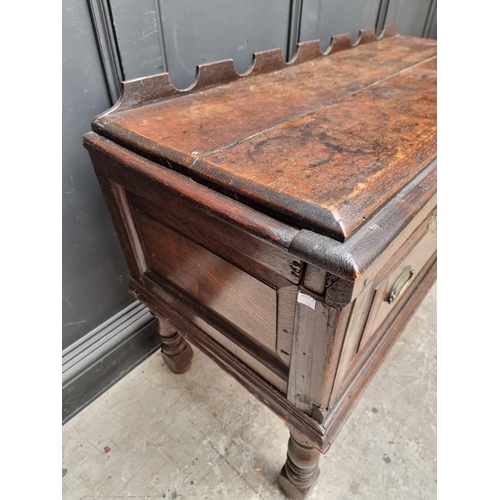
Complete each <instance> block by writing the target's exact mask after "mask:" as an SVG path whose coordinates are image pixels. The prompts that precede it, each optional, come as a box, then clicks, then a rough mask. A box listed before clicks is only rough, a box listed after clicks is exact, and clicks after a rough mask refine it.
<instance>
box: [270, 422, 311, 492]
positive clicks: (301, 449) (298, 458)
mask: <svg viewBox="0 0 500 500" xmlns="http://www.w3.org/2000/svg"><path fill="white" fill-rule="evenodd" d="M320 455H321V453H320V452H319V451H318V450H317V449H316V448H314V447H313V446H311V444H309V442H308V441H306V440H304V439H303V438H302V437H300V436H299V435H298V434H297V433H295V432H294V431H290V439H289V440H288V453H287V457H286V462H285V465H284V466H283V469H281V473H280V476H279V483H280V485H281V487H282V488H283V490H285V493H286V494H287V496H288V497H289V498H291V499H292V500H303V499H304V498H306V497H307V495H308V494H309V492H310V491H311V490H312V489H313V488H314V485H315V484H316V481H317V480H318V476H319V467H318V463H319V457H320Z"/></svg>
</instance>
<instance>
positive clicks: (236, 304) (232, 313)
mask: <svg viewBox="0 0 500 500" xmlns="http://www.w3.org/2000/svg"><path fill="white" fill-rule="evenodd" d="M135 219H136V222H137V227H138V230H139V233H140V236H141V239H142V242H143V245H144V250H145V253H146V257H147V259H148V261H149V265H150V268H151V269H152V270H154V271H155V272H157V273H158V274H159V275H160V276H161V277H163V278H165V279H166V280H168V281H169V282H171V283H173V284H174V285H176V286H178V287H180V288H181V289H182V290H183V291H185V292H186V293H187V294H189V295H190V296H191V297H193V298H195V299H196V300H197V301H198V302H200V303H201V304H203V305H204V306H206V307H207V308H209V309H210V310H212V311H215V312H217V313H218V314H220V315H221V316H222V317H224V318H226V319H227V320H228V321H230V322H231V323H233V324H235V325H236V326H238V327H239V328H241V329H242V330H243V331H244V332H246V333H248V335H250V336H251V337H252V338H254V339H255V340H257V341H258V342H260V343H261V344H262V345H264V346H265V347H266V348H268V349H269V350H271V351H272V352H274V351H275V349H276V314H277V297H276V292H275V290H273V289H272V288H270V287H268V286H266V285H265V284H263V283H262V282H260V281H258V280H257V279H255V278H253V277H252V276H250V275H249V274H246V273H244V272H243V271H241V270H240V269H238V268H237V267H235V266H233V265H232V264H229V263H228V262H225V261H224V260H222V259H221V258H219V257H217V256H216V255H214V254H213V253H211V252H208V251H207V250H205V249H204V248H202V247H200V246H198V245H196V244H195V243H193V242H191V241H190V240H188V239H186V238H184V237H183V236H181V235H179V234H177V233H175V232H174V231H172V230H170V229H168V228H166V227H165V226H162V225H161V224H160V223H158V222H156V221H154V220H152V219H150V218H149V217H146V216H145V215H143V214H141V213H139V212H136V214H135Z"/></svg>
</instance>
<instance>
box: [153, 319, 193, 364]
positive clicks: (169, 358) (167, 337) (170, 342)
mask: <svg viewBox="0 0 500 500" xmlns="http://www.w3.org/2000/svg"><path fill="white" fill-rule="evenodd" d="M158 335H159V336H160V341H161V355H162V357H163V359H164V361H165V363H166V364H167V366H168V367H169V368H170V370H171V371H173V372H174V373H184V372H187V371H188V370H189V368H190V366H191V360H192V359H193V349H191V346H190V345H189V344H188V343H187V342H186V341H185V340H184V339H183V338H182V336H181V335H180V334H179V333H178V332H177V330H176V329H175V328H174V327H173V326H172V325H171V324H170V323H168V322H167V321H165V320H163V319H160V318H158Z"/></svg>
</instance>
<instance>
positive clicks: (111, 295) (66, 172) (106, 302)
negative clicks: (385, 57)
mask: <svg viewBox="0 0 500 500" xmlns="http://www.w3.org/2000/svg"><path fill="white" fill-rule="evenodd" d="M384 22H385V23H387V24H389V23H394V22H396V23H398V24H399V27H400V33H402V34H408V35H414V36H433V37H435V36H436V33H437V31H436V15H435V0H364V1H363V0H331V1H326V0H273V1H272V2H271V1H269V0H247V1H242V0H134V1H130V0H109V2H108V1H107V0H87V1H86V0H65V1H64V2H63V214H64V215H63V325H64V327H63V345H64V346H68V345H70V344H72V343H73V342H75V341H76V340H78V339H79V338H81V337H82V336H83V335H85V334H86V333H87V332H89V331H90V330H92V329H93V328H95V327H96V326H98V325H99V324H100V323H102V322H103V321H105V320H106V319H107V318H109V317H110V316H112V315H113V314H115V313H116V312H117V311H120V310H121V309H123V308H124V307H125V306H126V305H128V304H130V303H131V302H132V301H131V299H130V297H129V296H128V294H127V270H126V267H125V263H124V259H123V257H122V253H121V250H120V248H119V245H118V242H117V239H116V236H115V233H114V230H113V227H112V225H111V222H110V219H109V217H108V214H107V210H106V207H105V205H104V202H103V198H102V196H101V193H100V190H99V187H98V184H97V181H96V179H95V177H94V172H93V170H92V167H91V164H90V161H89V159H88V156H87V153H86V151H85V150H84V149H83V147H82V146H81V136H82V135H83V133H84V132H86V131H88V130H89V129H90V123H91V120H92V118H93V117H94V116H95V115H97V114H98V113H100V112H101V111H103V110H105V109H106V108H108V107H110V105H111V104H112V102H113V101H114V100H116V99H117V96H118V84H119V80H120V79H122V78H125V79H131V78H137V77H140V76H146V75H152V74H155V73H159V72H162V71H166V70H168V71H169V72H170V73H171V76H172V80H173V81H174V83H175V84H176V85H177V86H178V87H180V88H185V87H187V86H189V85H190V84H191V82H192V81H193V78H194V75H195V70H196V65H197V64H200V63H204V62H210V61H215V60H219V59H225V58H233V59H234V61H235V65H236V68H237V70H238V71H239V72H244V71H246V70H247V69H248V68H249V67H250V65H251V61H252V54H253V53H254V52H257V51H261V50H266V49H272V48H276V47H280V48H281V49H282V51H283V55H284V57H285V58H287V57H288V58H290V56H291V55H293V54H291V53H292V52H293V48H294V47H295V46H296V43H297V42H298V41H305V40H312V39H317V38H319V39H320V40H321V43H322V46H323V48H326V47H327V46H328V44H329V42H330V37H331V36H332V35H335V34H339V33H345V32H350V33H351V36H352V39H353V40H355V38H356V36H357V32H358V30H359V29H361V28H369V27H378V28H380V27H381V26H382V25H383V24H384ZM290 48H291V49H290Z"/></svg>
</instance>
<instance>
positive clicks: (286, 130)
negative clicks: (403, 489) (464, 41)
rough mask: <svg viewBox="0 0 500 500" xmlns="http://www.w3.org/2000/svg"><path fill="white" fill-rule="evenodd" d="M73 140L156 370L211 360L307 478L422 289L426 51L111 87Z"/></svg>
mask: <svg viewBox="0 0 500 500" xmlns="http://www.w3.org/2000/svg"><path fill="white" fill-rule="evenodd" d="M92 129H93V132H91V133H88V134H86V135H85V136H84V145H85V147H86V148H87V149H88V150H89V153H90V156H91V158H92V162H93V165H94V168H95V171H96V174H97V177H98V179H99V182H100V185H101V188H102V191H103V193H104V196H105V198H106V202H107V205H108V208H109V211H110V213H111V216H112V219H113V223H114V225H115V228H116V231H117V233H118V236H119V239H120V243H121V246H122V248H123V251H124V253H125V256H126V259H127V263H128V267H129V271H130V292H131V293H132V295H133V296H135V297H136V298H137V299H138V300H140V301H141V302H143V303H144V304H145V305H146V306H147V307H148V308H149V309H150V310H151V311H152V313H153V314H154V315H155V316H156V317H157V318H158V332H159V335H160V338H161V343H162V355H163V357H164V359H165V361H166V362H167V365H168V366H169V367H170V369H171V370H173V371H174V372H177V373H182V372H184V371H186V370H187V369H188V368H189V366H190V363H191V359H192V356H193V351H192V349H191V347H190V346H189V344H188V342H190V343H192V344H193V345H195V346H196V347H197V348H198V349H200V351H202V352H203V353H205V354H206V355H207V356H209V357H210V358H211V359H212V360H214V361H215V362H216V363H217V364H218V365H219V366H220V367H221V368H223V369H224V370H226V371H227V372H228V373H230V374H231V375H232V376H233V377H234V378H235V379H236V380H237V381H238V382H240V384H241V385H243V387H245V388H246V389H248V390H249V391H250V392H251V393H252V394H253V395H254V396H255V397H256V398H258V399H259V400H260V401H261V402H262V403H263V404H265V405H267V406H268V407H269V408H270V409H271V410H272V411H274V412H275V413H276V414H277V415H278V416H279V417H280V418H281V419H282V420H284V421H285V423H286V425H287V426H288V427H289V429H290V434H291V436H290V440H289V442H288V456H287V458H286V463H285V465H284V467H283V469H282V471H281V474H280V477H279V481H280V484H281V486H282V487H283V489H284V490H285V492H286V493H287V495H288V496H289V497H290V498H293V499H301V498H304V497H305V496H306V495H307V494H308V493H309V491H310V490H311V488H312V487H313V486H314V484H315V482H316V480H317V478H318V474H319V469H318V461H319V457H320V454H321V453H325V452H326V451H327V450H328V448H329V447H330V445H331V443H332V442H333V440H334V439H335V436H336V435H337V434H338V432H339V430H340V429H341V427H342V425H343V424H344V422H345V421H346V419H347V418H348V416H349V414H350V412H351V411H352V409H353V407H354V406H355V404H356V403H357V401H358V400H359V398H360V397H361V395H362V393H363V391H364V390H365V388H366V387H367V385H368V383H369V382H370V380H371V378H372V377H373V375H374V373H375V372H376V370H377V369H378V367H379V366H380V365H381V363H382V361H383V359H384V357H385V355H386V354H387V353H388V351H389V350H390V348H391V347H392V345H393V344H394V343H395V341H396V339H397V337H398V335H399V334H400V332H401V331H402V329H403V328H404V326H405V325H406V324H407V322H408V321H409V319H410V317H411V316H412V314H413V313H414V312H415V309H416V308H417V307H418V305H419V304H420V302H421V301H422V299H423V298H424V296H425V295H426V293H427V291H428V290H429V288H430V287H431V285H432V284H433V282H434V281H435V279H436V42H435V41H434V40H426V39H420V38H412V37H406V36H400V35H398V34H397V31H396V29H395V27H394V26H387V27H386V28H385V29H384V32H383V34H382V35H381V36H380V37H379V38H377V37H376V36H375V33H374V31H373V30H364V31H362V32H361V34H360V37H359V39H358V42H357V43H356V44H354V45H352V44H351V41H350V36H349V35H348V34H346V35H340V36H336V37H333V38H332V43H331V46H330V48H329V50H328V51H327V53H326V54H324V53H322V52H321V50H320V45H319V42H318V41H313V42H305V43H300V44H299V45H298V51H297V54H296V56H295V58H294V59H293V60H292V61H291V62H289V63H285V62H284V61H283V59H282V57H281V50H279V49H277V50H269V51H266V52H260V53H257V54H255V56H254V63H253V66H252V68H251V69H250V70H249V71H248V72H247V73H245V74H243V75H240V74H238V73H237V72H236V71H235V69H234V66H233V63H232V61H231V60H226V61H220V62H216V63H211V64H204V65H201V66H199V67H198V73H197V79H196V81H195V83H194V84H193V85H192V86H191V87H190V88H189V89H186V90H178V89H176V88H175V87H174V86H173V84H172V82H171V80H170V78H169V75H168V73H164V74H160V75H155V76H151V77H146V78H141V79H137V80H131V81H128V82H124V83H123V86H122V95H121V98H120V100H119V101H118V103H117V104H116V105H115V106H114V107H113V108H111V109H110V110H109V111H107V112H105V113H103V114H102V115H100V116H98V117H97V118H96V119H95V120H94V121H93V123H92Z"/></svg>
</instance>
